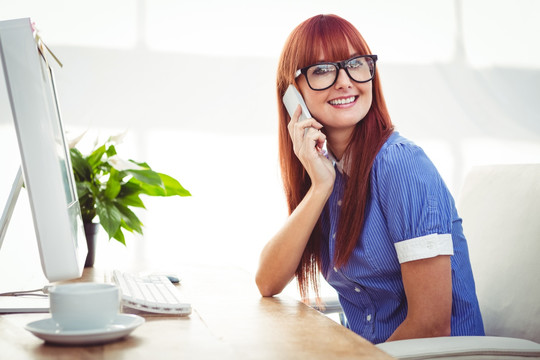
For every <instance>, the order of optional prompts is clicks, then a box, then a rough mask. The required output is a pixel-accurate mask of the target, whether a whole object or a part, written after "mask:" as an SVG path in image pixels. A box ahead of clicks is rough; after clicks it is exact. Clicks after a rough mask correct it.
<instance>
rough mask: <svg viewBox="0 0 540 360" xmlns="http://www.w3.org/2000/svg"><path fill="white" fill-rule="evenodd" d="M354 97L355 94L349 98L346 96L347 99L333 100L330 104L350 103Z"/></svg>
mask: <svg viewBox="0 0 540 360" xmlns="http://www.w3.org/2000/svg"><path fill="white" fill-rule="evenodd" d="M354 99H355V96H351V97H348V98H345V99H336V100H331V101H330V104H332V105H343V104H350V103H352V102H353V101H354Z"/></svg>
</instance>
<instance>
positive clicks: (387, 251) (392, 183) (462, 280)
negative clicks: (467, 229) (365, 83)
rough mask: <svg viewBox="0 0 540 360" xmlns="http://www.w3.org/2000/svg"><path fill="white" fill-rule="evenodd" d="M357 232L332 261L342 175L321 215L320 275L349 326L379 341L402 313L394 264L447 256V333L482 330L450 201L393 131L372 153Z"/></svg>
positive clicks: (424, 162) (420, 156)
mask: <svg viewBox="0 0 540 360" xmlns="http://www.w3.org/2000/svg"><path fill="white" fill-rule="evenodd" d="M370 176H371V180H370V181H371V184H370V185H371V194H370V197H369V199H368V203H367V207H366V215H365V222H364V228H363V230H362V234H361V236H360V238H359V239H358V241H357V244H356V247H355V249H354V251H353V253H352V255H351V257H350V258H349V261H348V263H347V264H346V265H345V266H343V267H341V268H339V269H338V268H335V267H334V266H333V263H334V262H333V258H334V247H335V236H336V234H337V226H338V217H339V213H340V207H341V202H342V201H343V200H342V196H343V191H344V187H345V183H346V181H347V176H346V174H342V173H341V171H336V180H335V184H334V190H333V192H332V194H331V196H330V198H329V200H328V202H327V204H326V206H325V209H324V210H323V213H322V214H321V223H322V231H323V241H322V251H321V256H322V269H321V270H322V273H323V276H324V277H325V279H326V280H327V281H328V283H329V284H330V285H332V286H333V287H334V288H335V289H336V291H337V292H338V295H339V300H340V302H341V305H342V307H343V310H344V312H345V315H346V317H347V321H348V326H349V327H350V329H351V330H353V331H354V332H356V333H358V334H359V335H361V336H362V337H364V338H366V339H367V340H369V341H371V342H373V343H380V342H384V341H386V339H388V337H390V335H392V333H393V332H394V330H396V328H397V327H398V326H399V325H400V324H401V323H402V322H403V320H404V319H405V317H406V315H407V299H406V297H405V291H404V288H403V281H402V277H401V267H400V264H401V263H403V262H407V261H412V260H419V259H424V258H430V257H434V256H437V255H452V256H451V266H452V318H451V334H452V335H453V336H455V335H484V328H483V323H482V317H481V315H480V309H479V306H478V301H477V298H476V292H475V285H474V279H473V274H472V270H471V265H470V261H469V255H468V249H467V243H466V240H465V237H464V235H463V229H462V226H461V219H460V218H459V216H458V214H457V210H456V207H455V204H454V200H453V198H452V196H451V194H450V192H449V191H448V189H447V187H446V185H445V184H444V182H443V180H442V178H441V176H440V175H439V173H438V172H437V170H436V168H435V166H434V165H433V164H432V162H431V161H430V160H429V159H428V157H427V156H426V154H425V153H424V152H423V150H422V149H421V148H420V147H418V146H416V145H415V144H414V143H412V142H411V141H409V140H407V139H405V138H403V137H402V136H400V135H399V134H398V133H397V132H395V133H393V134H392V135H391V136H390V138H389V139H388V140H387V141H386V143H385V144H384V145H383V146H382V148H381V150H380V151H379V153H378V154H377V156H376V158H375V161H374V163H373V167H372V169H371V175H370Z"/></svg>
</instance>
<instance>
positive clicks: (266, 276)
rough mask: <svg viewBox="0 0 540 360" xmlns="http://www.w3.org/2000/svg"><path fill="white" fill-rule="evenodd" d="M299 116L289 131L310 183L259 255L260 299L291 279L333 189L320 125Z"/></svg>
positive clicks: (331, 168)
mask: <svg viewBox="0 0 540 360" xmlns="http://www.w3.org/2000/svg"><path fill="white" fill-rule="evenodd" d="M300 114H301V108H300V106H298V108H297V110H296V112H295V113H294V114H293V116H292V120H291V121H290V123H289V125H288V129H289V134H290V136H291V139H292V142H293V147H294V152H295V154H296V156H297V157H298V159H299V160H300V162H301V163H302V165H303V166H304V168H305V169H306V171H307V173H308V175H309V177H310V179H311V187H310V189H309V190H308V192H307V194H306V196H305V197H304V198H303V199H302V201H301V202H300V204H298V206H297V207H296V209H294V211H293V212H292V214H291V215H290V216H289V218H288V219H287V221H286V222H285V224H284V225H283V227H282V228H281V229H280V230H279V231H278V233H277V234H276V235H275V236H274V237H273V238H272V239H271V240H270V241H269V242H268V243H267V244H266V246H265V247H264V249H263V251H262V253H261V257H260V262H259V269H258V270H257V274H256V277H255V282H256V283H257V286H258V287H259V291H260V292H261V295H262V296H273V295H276V294H279V293H280V292H281V291H282V290H283V289H284V288H285V286H287V284H288V283H289V282H290V281H291V279H292V278H293V276H294V273H295V271H296V269H297V268H298V264H299V263H300V259H301V258H302V254H303V253H304V249H305V247H306V244H307V242H308V240H309V237H310V235H311V233H312V232H313V229H314V228H315V225H316V224H317V220H318V219H319V217H320V215H321V212H322V210H323V208H324V205H325V204H326V201H327V200H328V197H329V196H330V194H331V192H332V189H333V186H334V180H335V170H334V167H333V165H332V163H331V161H330V160H328V159H327V158H326V157H325V156H324V155H322V154H321V151H320V148H321V147H322V145H323V144H324V141H325V140H326V138H325V136H324V134H322V133H321V132H320V131H319V130H320V129H321V128H322V125H321V124H320V123H318V122H317V121H316V120H314V119H307V120H304V121H301V122H298V117H299V116H300ZM306 129H307V130H306Z"/></svg>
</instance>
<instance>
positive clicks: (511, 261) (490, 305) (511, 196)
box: [377, 164, 540, 359]
mask: <svg viewBox="0 0 540 360" xmlns="http://www.w3.org/2000/svg"><path fill="white" fill-rule="evenodd" d="M458 210H459V214H460V216H461V217H462V218H463V229H464V232H465V237H466V238H467V241H468V245H469V252H470V258H471V265H472V268H473V273H474V278H475V282H476V290H477V295H478V301H479V303H480V310H481V312H482V317H483V320H484V329H485V332H486V336H485V337H476V336H475V337H441V338H428V339H413V340H403V341H395V342H389V343H383V344H378V345H377V346H378V347H379V348H380V349H382V350H384V351H386V352H387V353H389V354H390V355H392V356H394V357H396V358H399V359H435V358H436V359H456V358H459V359H523V358H526V357H528V358H536V359H540V344H539V343H540V164H530V165H494V166H481V167H476V168H474V169H473V170H472V171H471V172H470V173H469V174H468V176H467V178H466V179H465V184H464V186H463V189H462V191H461V195H460V197H459V201H458Z"/></svg>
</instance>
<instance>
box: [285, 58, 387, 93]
mask: <svg viewBox="0 0 540 360" xmlns="http://www.w3.org/2000/svg"><path fill="white" fill-rule="evenodd" d="M376 61H377V55H360V56H355V57H352V58H350V59H348V60H343V61H340V62H321V63H318V64H314V65H310V66H306V67H304V68H302V69H300V70H296V73H295V76H294V77H295V78H297V77H298V76H300V74H304V76H305V77H306V80H307V83H308V85H309V87H310V88H311V89H312V90H316V91H320V90H326V89H328V88H329V87H331V86H332V85H334V84H335V83H336V81H337V78H338V75H339V70H340V69H344V70H345V72H346V73H347V75H348V76H349V78H351V80H353V81H356V82H357V83H365V82H368V81H370V80H371V79H373V77H374V76H375V62H376Z"/></svg>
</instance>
